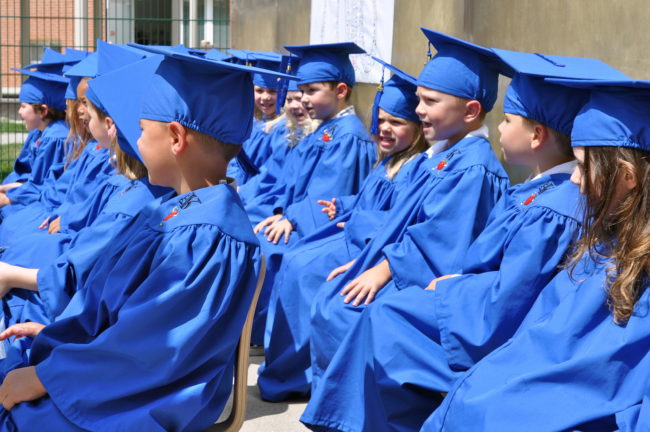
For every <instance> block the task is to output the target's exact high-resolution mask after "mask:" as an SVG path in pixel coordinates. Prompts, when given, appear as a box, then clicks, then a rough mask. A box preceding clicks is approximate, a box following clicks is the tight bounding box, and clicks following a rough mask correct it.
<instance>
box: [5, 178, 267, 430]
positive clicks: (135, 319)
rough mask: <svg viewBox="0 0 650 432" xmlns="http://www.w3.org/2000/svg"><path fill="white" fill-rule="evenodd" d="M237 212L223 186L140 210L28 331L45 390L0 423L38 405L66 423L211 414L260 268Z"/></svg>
mask: <svg viewBox="0 0 650 432" xmlns="http://www.w3.org/2000/svg"><path fill="white" fill-rule="evenodd" d="M224 208H227V209H228V212H224V211H223V209H224ZM245 221H246V215H245V213H244V210H243V208H242V207H241V204H240V202H239V199H238V198H237V196H236V193H235V192H234V190H232V188H230V187H229V186H225V185H219V186H213V187H209V188H204V189H200V190H196V191H194V192H190V193H188V194H185V195H182V196H179V197H176V198H173V199H170V200H168V201H167V202H165V203H164V204H162V205H153V206H148V207H147V208H145V209H144V210H143V211H142V212H141V213H140V214H139V215H138V217H136V218H134V219H133V220H132V221H131V222H130V223H129V224H128V225H127V226H126V227H124V229H123V230H122V232H121V233H120V234H121V235H120V236H119V237H116V238H115V240H114V242H112V244H111V245H110V246H109V248H108V250H106V251H105V253H104V254H103V255H102V257H101V258H100V259H99V260H98V261H97V262H96V264H95V265H94V267H93V268H92V269H91V271H90V273H89V275H88V279H87V281H86V283H84V285H83V286H82V287H79V289H77V294H76V295H75V296H74V297H73V299H72V301H71V302H70V304H69V305H68V307H67V308H66V310H65V311H64V312H63V314H62V315H61V316H60V317H59V319H58V320H57V321H56V322H54V323H53V324H51V325H50V326H48V327H46V328H45V329H44V330H43V331H42V332H41V333H40V334H39V335H38V337H37V338H36V339H35V340H34V344H33V346H32V352H31V355H30V362H31V364H34V365H36V371H37V374H38V376H39V378H40V380H41V381H42V383H43V384H44V386H45V388H46V389H47V391H48V396H46V397H45V398H43V399H41V400H40V401H37V402H35V403H25V404H23V405H24V406H25V409H24V410H17V411H11V412H6V411H5V412H2V415H3V416H4V426H5V427H6V426H7V424H8V423H9V422H11V423H13V424H19V425H20V424H21V423H22V422H25V421H27V420H28V418H25V417H24V416H25V415H33V414H30V413H27V411H32V413H33V410H35V409H36V408H38V407H41V408H42V409H39V410H38V412H39V417H42V418H44V419H46V418H51V419H52V422H53V424H57V423H58V424H61V423H63V424H66V422H67V424H68V426H67V428H68V429H74V428H83V429H90V430H118V429H125V430H126V429H128V430H153V429H165V430H178V431H193V430H201V429H204V428H207V427H208V426H209V425H210V424H211V423H213V422H214V421H215V420H216V417H217V416H218V414H219V413H220V412H221V410H222V409H223V407H224V405H225V403H226V400H227V398H228V394H229V393H230V389H231V386H232V373H233V360H234V354H235V350H236V346H237V342H238V340H239V336H240V333H241V329H242V326H243V323H244V320H245V317H246V313H247V311H248V305H249V304H250V301H251V299H252V296H253V292H254V289H255V285H256V282H257V274H258V271H259V268H258V265H259V257H260V255H259V247H258V245H257V241H256V239H255V237H254V236H253V234H252V232H251V229H250V225H249V224H248V223H245ZM242 222H243V223H242ZM135 328H138V329H139V330H138V331H134V329H135ZM97 389H101V391H97ZM50 401H51V402H50ZM27 408H29V409H27ZM7 429H8V428H7Z"/></svg>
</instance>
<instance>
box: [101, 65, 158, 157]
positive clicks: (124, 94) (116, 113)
mask: <svg viewBox="0 0 650 432" xmlns="http://www.w3.org/2000/svg"><path fill="white" fill-rule="evenodd" d="M163 58H164V57H163V56H162V55H154V56H150V57H147V58H145V59H142V60H139V61H137V62H133V63H130V64H127V65H126V66H124V67H121V68H117V69H114V70H113V71H110V72H108V73H105V74H102V75H100V76H98V77H97V78H94V79H92V80H90V81H88V90H89V91H90V92H92V94H93V95H95V97H96V98H97V99H99V100H101V105H102V107H103V108H102V110H103V111H104V112H105V113H106V114H107V115H108V116H109V117H111V118H112V119H113V121H114V122H115V126H116V127H117V141H118V143H119V146H120V148H121V149H122V150H124V152H126V153H128V154H129V155H131V156H133V157H135V158H137V159H138V160H140V161H142V157H141V156H140V151H139V150H138V139H139V138H140V132H141V131H140V106H141V105H142V101H143V100H144V96H145V94H146V92H147V89H148V87H149V84H150V83H151V80H152V79H153V76H154V73H155V71H156V69H157V68H158V66H159V65H160V62H161V61H162V60H163Z"/></svg>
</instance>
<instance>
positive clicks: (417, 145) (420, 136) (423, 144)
mask: <svg viewBox="0 0 650 432" xmlns="http://www.w3.org/2000/svg"><path fill="white" fill-rule="evenodd" d="M404 120H405V121H406V123H407V124H408V125H409V126H412V127H414V128H415V129H416V132H415V139H414V140H413V142H412V143H411V145H410V146H408V147H407V148H405V149H404V150H402V151H401V152H399V153H395V154H394V155H393V157H392V158H391V159H390V161H388V164H387V166H386V172H387V173H388V178H389V179H392V178H393V177H395V176H396V175H397V173H398V172H399V170H400V169H401V168H402V166H403V165H404V164H405V163H406V162H407V161H409V160H410V159H411V158H412V157H413V156H415V155H416V154H419V153H422V152H424V151H426V150H427V149H428V148H429V142H428V141H427V140H426V139H425V138H424V131H423V130H422V123H420V122H414V121H411V120H406V119H404ZM373 137H375V138H377V135H373ZM387 157H388V155H387V154H386V153H384V152H382V151H381V150H378V156H377V163H376V164H375V166H377V165H379V164H380V163H381V161H383V160H384V159H386V158H387Z"/></svg>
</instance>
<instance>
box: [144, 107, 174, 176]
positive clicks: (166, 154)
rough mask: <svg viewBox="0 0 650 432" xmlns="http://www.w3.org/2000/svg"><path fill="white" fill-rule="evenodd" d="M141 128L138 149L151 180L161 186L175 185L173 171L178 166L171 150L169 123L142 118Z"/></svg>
mask: <svg viewBox="0 0 650 432" xmlns="http://www.w3.org/2000/svg"><path fill="white" fill-rule="evenodd" d="M140 128H141V129H142V133H141V134H140V138H139V139H138V149H139V150H140V155H141V156H142V161H143V162H144V165H145V166H146V167H147V171H148V172H149V181H150V182H151V183H152V184H155V185H159V186H170V187H173V186H175V179H174V178H173V173H175V172H176V169H177V168H176V164H175V161H174V155H173V154H172V152H171V145H170V133H169V130H168V124H167V123H163V122H158V121H153V120H144V119H140Z"/></svg>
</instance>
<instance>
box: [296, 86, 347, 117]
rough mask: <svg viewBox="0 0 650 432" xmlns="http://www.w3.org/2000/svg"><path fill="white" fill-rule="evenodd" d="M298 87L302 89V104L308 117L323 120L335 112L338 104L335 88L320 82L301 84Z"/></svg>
mask: <svg viewBox="0 0 650 432" xmlns="http://www.w3.org/2000/svg"><path fill="white" fill-rule="evenodd" d="M298 87H300V90H302V99H301V101H302V105H303V106H304V107H305V109H306V110H307V114H309V117H311V118H313V119H318V120H325V119H328V118H331V117H333V116H334V114H336V108H337V106H338V98H337V94H336V88H332V87H330V86H329V85H328V84H326V83H321V82H316V83H310V84H301V85H299V86H298Z"/></svg>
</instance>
